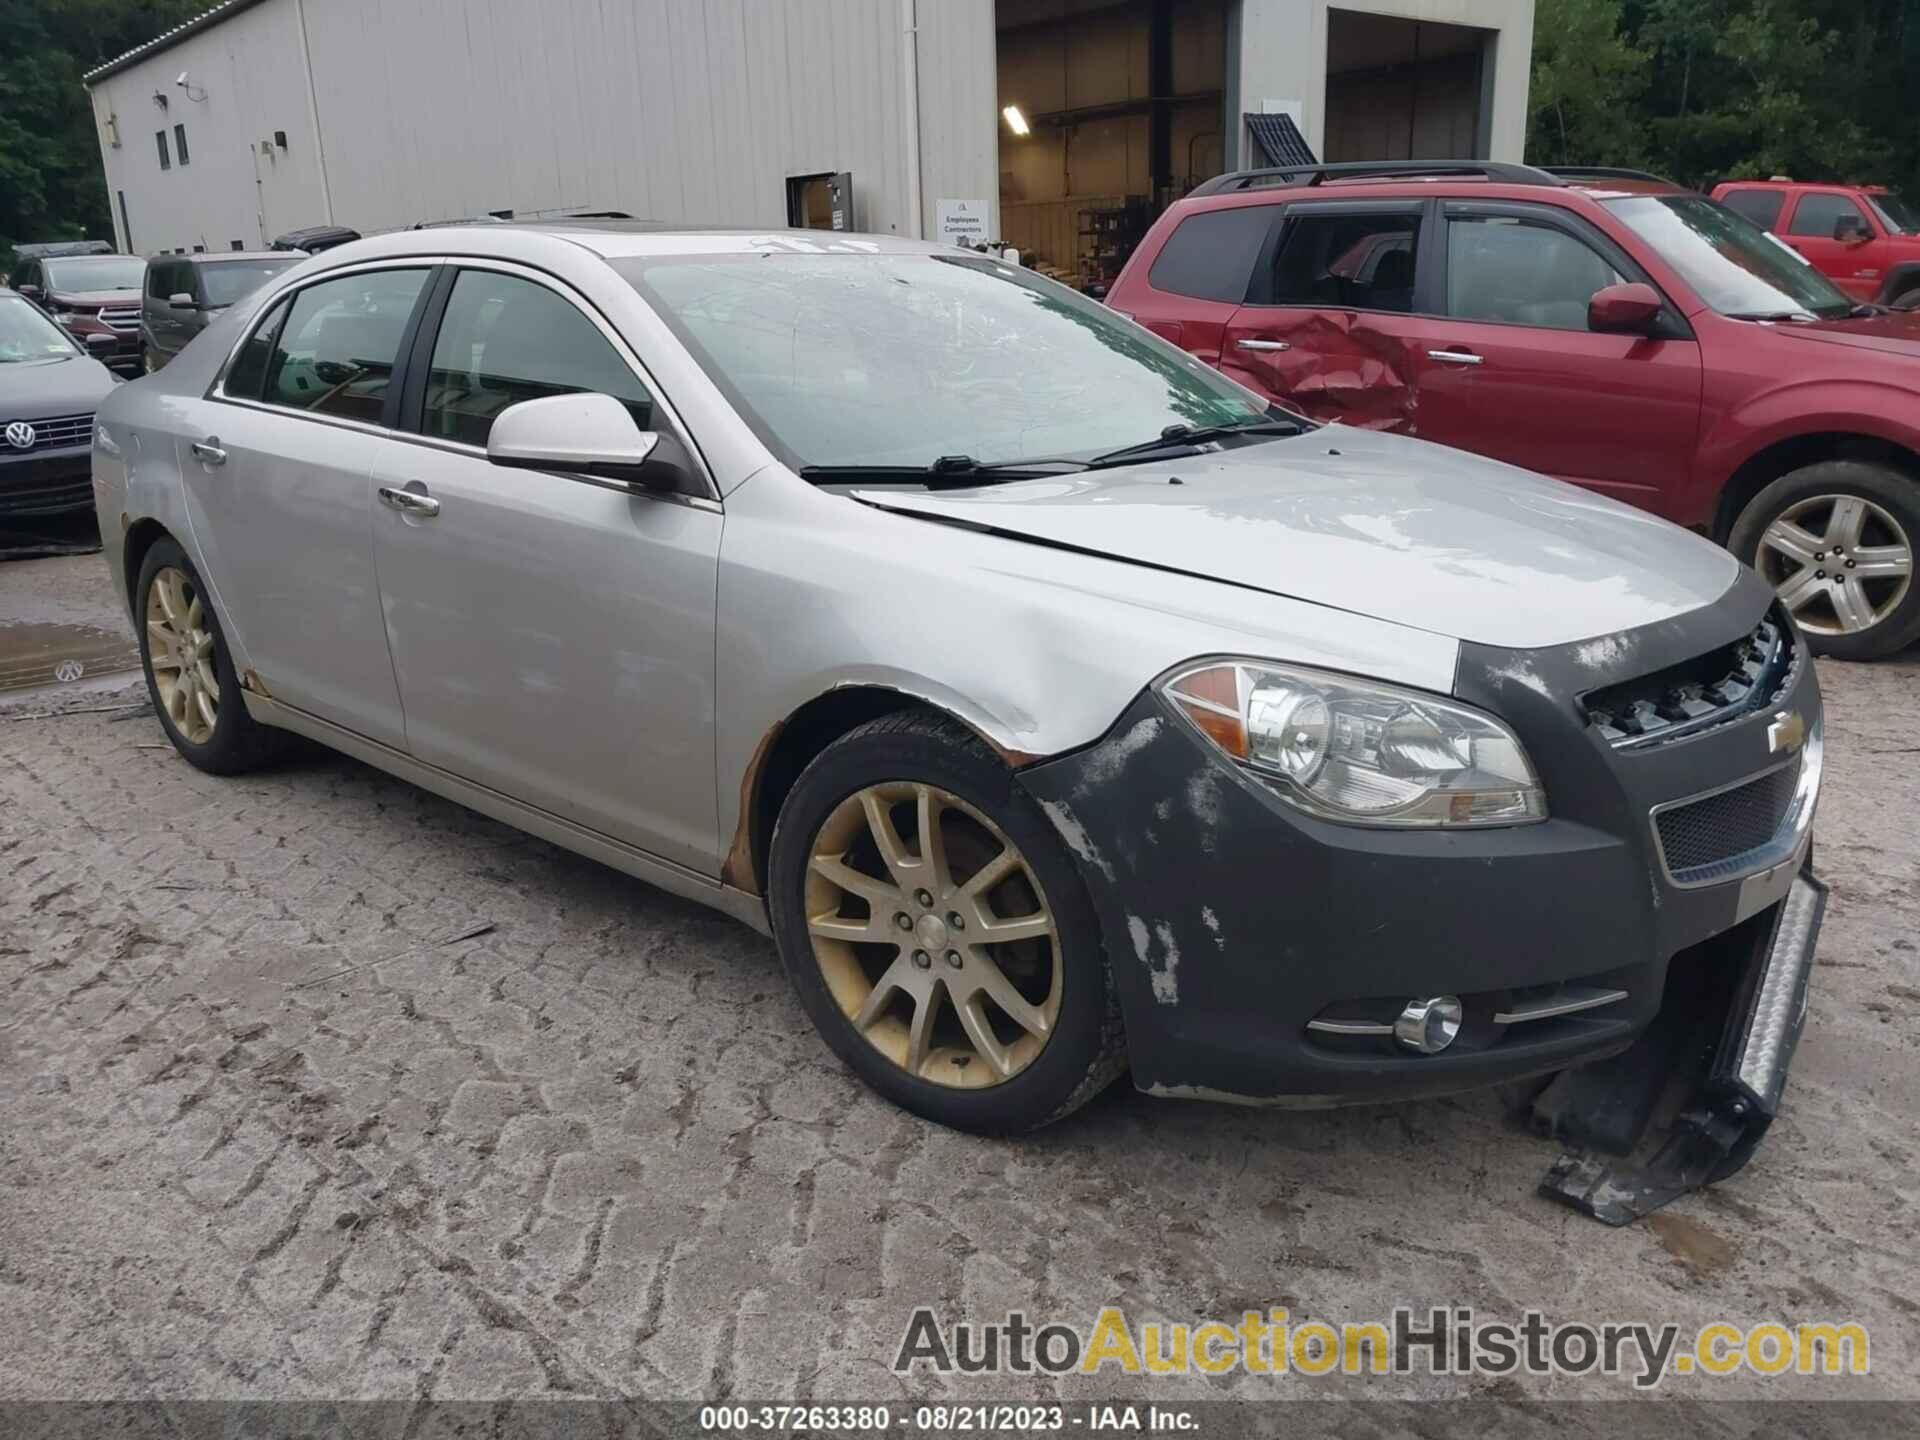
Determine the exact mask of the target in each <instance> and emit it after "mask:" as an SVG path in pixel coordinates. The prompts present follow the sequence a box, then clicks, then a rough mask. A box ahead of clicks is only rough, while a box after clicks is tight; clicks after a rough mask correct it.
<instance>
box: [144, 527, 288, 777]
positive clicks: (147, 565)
mask: <svg viewBox="0 0 1920 1440" xmlns="http://www.w3.org/2000/svg"><path fill="white" fill-rule="evenodd" d="M166 569H174V570H178V571H180V572H181V573H182V574H184V575H185V576H186V578H187V580H188V582H189V583H190V584H191V586H192V588H193V592H194V594H195V596H196V598H198V599H199V601H200V605H201V609H202V613H203V614H204V616H205V620H206V625H205V628H206V629H207V631H208V632H209V633H210V634H211V635H212V637H213V672H214V678H215V680H216V681H217V682H218V685H219V699H218V702H217V704H216V706H215V711H214V725H213V733H212V734H211V735H210V736H209V737H207V738H206V739H205V740H204V741H197V742H196V741H194V740H190V739H188V738H187V736H186V735H185V734H183V733H182V732H181V730H180V728H179V727H178V726H177V725H175V724H174V722H173V719H172V717H171V716H169V715H168V714H167V707H166V705H165V703H164V702H163V701H162V700H161V696H160V685H159V682H158V681H157V680H156V679H155V677H154V670H153V654H152V647H151V641H152V636H151V635H150V634H149V632H148V625H147V602H148V596H149V595H150V594H151V592H152V590H153V584H154V579H155V577H156V576H158V575H159V574H160V572H161V571H162V570H166ZM133 595H134V600H133V613H134V631H135V633H136V634H137V635H138V636H139V640H140V670H141V673H142V674H143V675H145V676H146V681H147V698H148V699H149V700H151V701H152V702H153V713H154V714H155V715H157V716H158V717H159V718H160V728H161V729H162V730H164V731H166V732H167V739H169V740H171V741H172V742H173V748H174V749H176V750H178V751H179V752H180V753H181V754H182V755H183V756H185V757H186V759H187V761H188V762H189V763H190V764H192V765H194V766H195V767H197V768H198V769H201V770H205V771H206V772H207V773H208V774H210V775H238V774H241V773H243V772H245V771H248V770H252V769H256V768H258V767H259V766H261V765H263V764H265V763H267V762H268V761H269V760H272V759H273V758H275V757H276V756H277V755H279V754H280V753H281V751H282V750H283V749H284V748H285V746H286V742H287V741H288V740H289V739H290V738H291V737H289V736H288V735H287V733H286V732H285V731H284V730H275V729H273V728H272V727H270V726H266V725H262V724H260V723H259V722H258V721H257V720H255V719H254V718H253V717H252V716H251V715H249V714H247V707H246V703H245V702H244V701H243V700H242V699H241V693H240V677H239V676H238V675H236V674H235V673H234V669H233V657H232V656H231V655H230V654H229V653H228V651H227V641H226V636H225V635H224V634H223V633H222V632H221V629H220V617H219V616H218V615H217V614H216V613H215V611H214V607H213V600H212V598H211V597H210V596H209V595H207V593H206V591H205V589H204V587H202V586H201V584H200V575H199V572H198V571H196V570H195V569H194V568H193V562H192V561H191V560H189V559H188V558H187V552H186V551H184V550H182V549H181V548H180V546H179V545H178V544H176V543H175V542H174V541H173V540H171V539H161V540H156V541H155V542H154V543H153V546H152V547H151V548H150V549H149V550H148V551H147V554H146V558H145V559H143V560H142V561H141V562H140V576H139V579H138V580H136V581H135V582H134V588H133Z"/></svg>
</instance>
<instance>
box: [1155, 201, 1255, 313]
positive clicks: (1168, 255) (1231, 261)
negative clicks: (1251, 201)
mask: <svg viewBox="0 0 1920 1440" xmlns="http://www.w3.org/2000/svg"><path fill="white" fill-rule="evenodd" d="M1278 213H1279V210H1278V207H1276V206H1272V205H1247V206H1242V207H1240V208H1239V209H1235V210H1203V211H1201V212H1200V213H1199V214H1198V215H1189V216H1188V217H1187V218H1186V219H1185V220H1183V221H1181V222H1180V228H1179V229H1177V230H1175V231H1174V232H1173V234H1171V235H1169V236H1168V237H1167V243H1166V245H1165V246H1163V247H1162V248H1161V251H1160V254H1159V256H1158V258H1156V259H1155V260H1154V262H1153V269H1151V270H1149V271H1148V272H1147V283H1148V284H1149V285H1151V286H1153V288H1154V289H1156V290H1160V291H1164V292H1165V293H1167V294H1169V295H1187V296H1191V297H1192V298H1193V299H1195V300H1224V301H1226V302H1227V303H1229V304H1232V305H1238V304H1240V303H1241V302H1242V301H1243V300H1245V299H1246V298H1247V285H1248V284H1249V282H1251V281H1252V279H1253V267H1254V263H1255V261H1257V260H1258V259H1259V258H1260V250H1261V247H1262V246H1264V245H1265V244H1266V243H1267V232H1268V231H1269V230H1270V229H1271V228H1272V226H1273V219H1274V216H1275V215H1277V214H1278Z"/></svg>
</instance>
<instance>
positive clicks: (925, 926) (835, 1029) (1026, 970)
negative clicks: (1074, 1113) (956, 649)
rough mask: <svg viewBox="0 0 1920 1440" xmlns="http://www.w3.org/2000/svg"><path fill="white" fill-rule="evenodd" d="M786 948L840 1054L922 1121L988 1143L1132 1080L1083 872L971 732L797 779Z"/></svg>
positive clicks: (891, 732)
mask: <svg viewBox="0 0 1920 1440" xmlns="http://www.w3.org/2000/svg"><path fill="white" fill-rule="evenodd" d="M768 871H769V875H768V880H769V887H770V888H769V891H768V901H769V910H770V912H771V915H772V919H773V930H774V937H775V940H776V941H777V943H778V945H779V948H780V955H781V959H782V960H783V961H784V962H785V964H786V967H787V971H788V974H789V975H790V976H791V977H792V979H793V983H794V987H795V989H796V990H797V991H798V992H799V995H800V999H801V1003H802V1004H803V1005H804V1006H805V1007H806V1010H807V1012H808V1015H809V1016H810V1017H811V1018H812V1020H813V1022H814V1024H815V1026H816V1027H817V1028H818V1029H819V1030H820V1032H821V1034H822V1036H823V1037H824V1038H825V1039H826V1040H827V1043H828V1044H829V1045H831V1046H832V1047H833V1049H834V1050H835V1051H836V1052H837V1053H838V1054H839V1055H840V1057H841V1058H842V1059H843V1060H845V1061H846V1062H847V1064H849V1065H850V1066H852V1067H853V1069H854V1070H855V1071H857V1072H858V1073H859V1074H860V1075H861V1077H862V1078H863V1079H865V1080H866V1081H867V1083H868V1084H870V1085H871V1086H873V1088H874V1089H876V1090H878V1091H880V1093H881V1094H883V1095H886V1096H887V1097H888V1098H889V1099H891V1100H893V1101H894V1102H895V1103H897V1104H899V1105H902V1106H904V1107H905V1108H907V1109H909V1110H911V1111H913V1112H914V1113H915V1114H918V1115H922V1116H924V1117H926V1118H927V1119H930V1120H935V1121H938V1122H940V1123H941V1124H944V1125H952V1126H955V1127H957V1128H959V1129H963V1130H975V1131H982V1132H987V1133H1011V1132H1017V1131H1022V1130H1030V1129H1033V1128H1035V1127H1036V1126H1039V1125H1044V1124H1046V1123H1047V1122H1048V1121H1050V1120H1054V1119H1057V1118H1059V1117H1060V1116H1062V1115H1065V1114H1067V1113H1068V1112H1069V1111H1071V1110H1074V1109H1077V1108H1078V1107H1079V1106H1080V1105H1082V1104H1084V1103H1085V1102H1086V1101H1087V1100H1089V1099H1091V1098H1092V1097H1093V1096H1094V1095H1096V1094H1098V1093H1099V1092H1100V1090H1102V1089H1103V1088H1104V1087H1105V1086H1106V1085H1107V1083H1108V1082H1110V1081H1111V1080H1112V1079H1113V1078H1114V1077H1115V1076H1116V1075H1117V1074H1119V1072H1120V1070H1121V1069H1123V1068H1124V1065H1125V1049H1124V1043H1123V1040H1122V1037H1121V1030H1120V1017H1119V1007H1118V1001H1117V999H1116V997H1115V995H1114V992H1113V984H1112V980H1111V978H1110V977H1109V976H1108V974H1107V966H1106V958H1105V955H1104V953H1103V950H1102V947H1101V944H1100V936H1099V927H1098V924H1097V922H1096V921H1095V918H1094V914H1093V907H1092V903H1091V901H1090V900H1089V899H1088V897H1087V894H1086V890H1085V887H1084V885H1083V884H1082V883H1081V880H1080V876H1079V872H1078V871H1077V870H1076V869H1075V867H1074V864H1073V861H1072V858H1071V857H1070V856H1069V855H1068V854H1067V853H1066V850H1065V847H1064V846H1063V845H1062V844H1061V843H1060V841H1059V839H1058V837H1057V836H1056V835H1055V834H1054V832H1053V829H1052V826H1051V825H1050V824H1049V823H1048V822H1047V820H1046V817H1045V816H1043V815H1042V814H1041V813H1040V811H1039V809H1038V807H1037V806H1035V805H1034V803H1033V802H1032V801H1031V800H1030V799H1028V798H1027V796H1026V795H1025V794H1024V793H1023V792H1021V791H1020V790H1019V789H1018V788H1017V787H1016V786H1015V784H1014V782H1013V776H1012V774H1011V773H1010V772H1009V771H1008V770H1007V768H1006V767H1005V766H1004V765H1002V764H1001V763H1000V762H999V761H998V759H997V758H995V757H994V756H993V755H992V753H991V752H989V751H988V750H987V749H986V748H985V747H984V746H982V745H981V744H980V742H979V741H978V740H976V739H975V738H974V737H973V736H972V735H971V734H970V733H969V732H967V731H966V730H965V729H964V728H962V727H961V726H959V725H957V724H955V723H954V722H952V721H950V720H946V719H944V718H942V717H939V716H935V715H930V714H922V713H907V714H901V715H890V716H885V717H883V718H881V719H879V720H875V721H872V722H871V723H869V724H867V725H864V726H862V727H860V728H859V729H857V730H855V731H853V732H852V733H851V734H849V735H847V736H845V737H844V738H842V739H841V740H839V741H837V742H835V743H834V744H833V745H831V746H829V747H828V748H827V749H826V750H825V751H823V752H822V753H821V754H820V756H819V757H818V758H816V759H815V760H814V761H813V763H812V764H811V765H809V766H808V767H807V769H806V770H805V771H804V772H803V773H802V774H801V776H800V779H799V780H798V781H797V782H796V783H795V785H794V788H793V791H792V793H791V794H790V795H789V796H788V797H787V800H786V803H785V805H784V806H783V807H782V809H781V812H780V818H779V822H778V824H777V825H776V827H775V830H774V836H773V845H772V855H771V857H770V864H769V866H768Z"/></svg>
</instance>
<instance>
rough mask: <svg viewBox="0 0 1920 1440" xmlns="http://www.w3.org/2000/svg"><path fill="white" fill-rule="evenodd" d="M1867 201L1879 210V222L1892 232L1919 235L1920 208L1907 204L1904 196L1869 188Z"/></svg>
mask: <svg viewBox="0 0 1920 1440" xmlns="http://www.w3.org/2000/svg"><path fill="white" fill-rule="evenodd" d="M1867 203H1868V204H1869V205H1871V206H1873V208H1874V209H1875V210H1876V211H1878V212H1879V215H1880V223H1881V224H1882V225H1885V226H1886V227H1887V229H1889V230H1891V231H1892V232H1893V233H1894V234H1896V235H1920V210H1916V209H1914V208H1913V206H1911V205H1909V204H1908V203H1907V198H1906V196H1904V195H1895V194H1892V193H1891V192H1887V193H1881V192H1877V191H1871V190H1870V191H1868V192H1867Z"/></svg>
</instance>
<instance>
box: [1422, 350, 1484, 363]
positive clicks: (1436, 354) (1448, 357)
mask: <svg viewBox="0 0 1920 1440" xmlns="http://www.w3.org/2000/svg"><path fill="white" fill-rule="evenodd" d="M1427 358H1428V359H1429V360H1438V361H1439V362H1440V363H1441V364H1442V365H1484V364H1486V363H1487V361H1486V357H1485V356H1484V355H1469V354H1468V353H1467V352H1466V351H1464V350H1429V351H1427Z"/></svg>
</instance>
